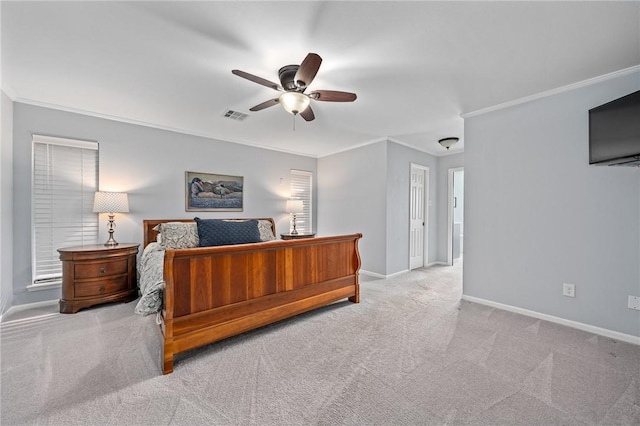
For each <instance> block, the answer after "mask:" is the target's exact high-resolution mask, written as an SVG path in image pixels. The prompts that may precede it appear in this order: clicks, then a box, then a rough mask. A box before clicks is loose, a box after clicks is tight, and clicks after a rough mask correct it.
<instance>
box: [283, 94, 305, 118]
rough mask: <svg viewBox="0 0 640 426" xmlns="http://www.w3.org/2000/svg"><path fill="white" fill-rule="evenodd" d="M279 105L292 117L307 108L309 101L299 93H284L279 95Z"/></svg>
mask: <svg viewBox="0 0 640 426" xmlns="http://www.w3.org/2000/svg"><path fill="white" fill-rule="evenodd" d="M279 101H280V103H281V104H282V106H283V107H284V109H286V110H287V112H290V113H291V114H293V115H296V114H299V113H301V112H302V111H304V110H305V109H307V107H308V106H309V103H310V102H311V100H310V99H309V97H308V96H307V95H305V94H304V93H300V92H285V93H283V94H282V95H280V99H279Z"/></svg>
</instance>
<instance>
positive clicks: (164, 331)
mask: <svg viewBox="0 0 640 426" xmlns="http://www.w3.org/2000/svg"><path fill="white" fill-rule="evenodd" d="M254 220H258V219H254ZM261 220H269V221H270V223H271V227H272V231H273V235H277V234H276V233H275V224H274V222H273V219H261ZM166 222H193V221H192V220H185V219H178V220H145V221H144V222H143V224H144V245H145V247H146V246H147V245H148V244H149V243H151V242H154V241H156V236H157V232H156V231H154V230H153V228H154V227H156V225H158V224H160V223H166ZM361 237H362V234H352V235H340V236H329V237H316V238H306V239H295V240H276V241H269V242H259V243H249V244H237V245H225V246H215V247H194V248H185V249H167V250H166V251H165V254H164V272H163V274H164V282H165V288H164V294H163V303H162V308H161V311H160V313H159V323H160V332H161V335H162V338H163V350H162V372H163V374H168V373H171V372H172V371H173V360H174V355H176V354H178V353H182V352H185V351H189V350H191V349H194V348H197V347H200V346H204V345H207V344H209V343H213V342H216V341H219V340H222V339H225V338H227V337H231V336H234V335H237V334H240V333H243V332H246V331H249V330H253V329H255V328H258V327H262V326H264V325H267V324H271V323H274V322H276V321H280V320H283V319H285V318H289V317H292V316H294V315H298V314H301V313H303V312H307V311H310V310H312V309H315V308H318V307H321V306H324V305H327V304H330V303H333V302H336V301H338V300H341V299H345V298H348V299H349V300H350V301H351V302H354V303H358V302H359V298H360V291H359V278H358V274H359V272H358V271H359V269H360V255H359V252H358V240H359V239H360V238H361Z"/></svg>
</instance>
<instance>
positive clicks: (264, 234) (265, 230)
mask: <svg viewBox="0 0 640 426" xmlns="http://www.w3.org/2000/svg"><path fill="white" fill-rule="evenodd" d="M258 231H260V241H273V240H276V239H277V238H276V236H275V235H273V230H272V229H271V222H269V221H268V220H259V221H258Z"/></svg>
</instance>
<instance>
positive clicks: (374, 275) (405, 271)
mask: <svg viewBox="0 0 640 426" xmlns="http://www.w3.org/2000/svg"><path fill="white" fill-rule="evenodd" d="M407 272H409V270H408V269H405V270H404V271H400V272H395V273H393V274H389V275H382V274H378V273H376V272H371V271H366V270H364V269H360V273H361V274H362V275H367V276H369V277H374V278H381V279H383V280H385V279H387V278H393V277H396V276H398V275H402V274H406V273H407Z"/></svg>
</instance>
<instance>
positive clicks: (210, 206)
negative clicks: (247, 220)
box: [185, 172, 244, 212]
mask: <svg viewBox="0 0 640 426" xmlns="http://www.w3.org/2000/svg"><path fill="white" fill-rule="evenodd" d="M243 186H244V178H243V177H242V176H228V175H216V174H212V173H198V172H185V206H186V207H185V209H186V211H188V212H203V211H204V212H241V211H242V210H243V195H242V194H243Z"/></svg>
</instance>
